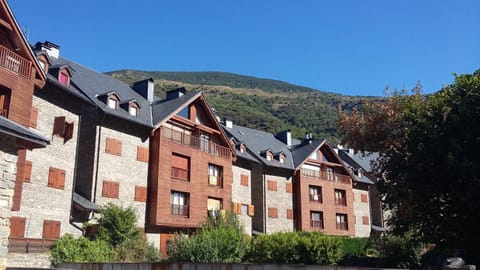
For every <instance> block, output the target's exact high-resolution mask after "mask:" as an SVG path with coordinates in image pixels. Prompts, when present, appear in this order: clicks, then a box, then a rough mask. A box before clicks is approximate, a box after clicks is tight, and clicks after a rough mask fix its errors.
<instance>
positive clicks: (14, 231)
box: [10, 217, 26, 238]
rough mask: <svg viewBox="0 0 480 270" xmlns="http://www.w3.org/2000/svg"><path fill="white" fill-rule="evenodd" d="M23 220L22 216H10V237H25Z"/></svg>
mask: <svg viewBox="0 0 480 270" xmlns="http://www.w3.org/2000/svg"><path fill="white" fill-rule="evenodd" d="M25 220H26V219H25V218H24V217H11V218H10V238H23V237H25V224H26V222H25Z"/></svg>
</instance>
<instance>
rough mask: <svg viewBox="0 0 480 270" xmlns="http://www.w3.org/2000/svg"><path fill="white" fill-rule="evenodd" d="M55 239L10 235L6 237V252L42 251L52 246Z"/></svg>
mask: <svg viewBox="0 0 480 270" xmlns="http://www.w3.org/2000/svg"><path fill="white" fill-rule="evenodd" d="M55 241H56V239H43V238H39V239H37V238H23V237H11V238H9V239H8V252H14V253H43V252H47V251H48V250H50V249H51V248H52V247H53V244H54V243H55Z"/></svg>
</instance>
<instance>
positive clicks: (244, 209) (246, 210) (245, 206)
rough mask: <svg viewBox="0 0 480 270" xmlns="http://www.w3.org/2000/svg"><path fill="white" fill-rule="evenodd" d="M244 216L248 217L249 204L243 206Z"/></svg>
mask: <svg viewBox="0 0 480 270" xmlns="http://www.w3.org/2000/svg"><path fill="white" fill-rule="evenodd" d="M242 215H244V216H246V215H248V204H242Z"/></svg>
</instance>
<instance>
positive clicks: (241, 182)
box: [240, 174, 248, 187]
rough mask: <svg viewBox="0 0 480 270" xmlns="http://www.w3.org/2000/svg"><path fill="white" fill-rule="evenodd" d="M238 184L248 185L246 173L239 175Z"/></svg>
mask: <svg viewBox="0 0 480 270" xmlns="http://www.w3.org/2000/svg"><path fill="white" fill-rule="evenodd" d="M240 185H242V186H246V187H248V175H245V174H242V175H240Z"/></svg>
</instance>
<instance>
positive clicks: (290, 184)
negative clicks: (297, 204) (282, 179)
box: [285, 183, 293, 193]
mask: <svg viewBox="0 0 480 270" xmlns="http://www.w3.org/2000/svg"><path fill="white" fill-rule="evenodd" d="M285 190H286V192H287V193H292V192H293V184H292V183H286V186H285Z"/></svg>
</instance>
